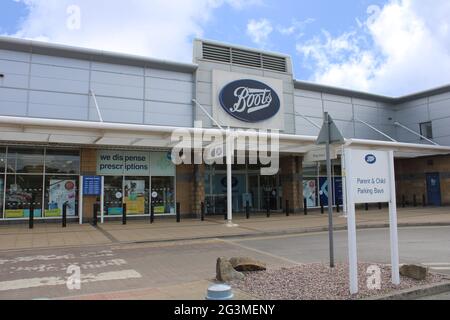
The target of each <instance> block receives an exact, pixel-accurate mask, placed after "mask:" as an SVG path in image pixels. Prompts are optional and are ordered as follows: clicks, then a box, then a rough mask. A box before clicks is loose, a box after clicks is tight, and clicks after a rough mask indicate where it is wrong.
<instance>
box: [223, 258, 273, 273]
mask: <svg viewBox="0 0 450 320" xmlns="http://www.w3.org/2000/svg"><path fill="white" fill-rule="evenodd" d="M230 263H231V265H232V266H233V268H234V269H235V270H237V271H264V270H266V269H267V267H266V264H265V263H264V262H261V261H258V260H255V259H252V258H248V257H234V258H231V259H230Z"/></svg>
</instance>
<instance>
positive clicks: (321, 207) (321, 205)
mask: <svg viewBox="0 0 450 320" xmlns="http://www.w3.org/2000/svg"><path fill="white" fill-rule="evenodd" d="M324 212H325V210H324V207H323V203H321V204H320V213H321V214H324Z"/></svg>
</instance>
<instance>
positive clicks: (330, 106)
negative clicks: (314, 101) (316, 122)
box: [324, 100, 353, 121]
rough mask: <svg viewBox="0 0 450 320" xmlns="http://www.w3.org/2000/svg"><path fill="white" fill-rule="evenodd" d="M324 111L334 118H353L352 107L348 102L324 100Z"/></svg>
mask: <svg viewBox="0 0 450 320" xmlns="http://www.w3.org/2000/svg"><path fill="white" fill-rule="evenodd" d="M324 111H328V113H329V114H330V115H331V117H332V118H333V119H335V120H346V121H351V120H353V107H352V105H351V104H348V103H342V102H336V101H329V100H325V101H324Z"/></svg>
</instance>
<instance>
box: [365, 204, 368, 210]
mask: <svg viewBox="0 0 450 320" xmlns="http://www.w3.org/2000/svg"><path fill="white" fill-rule="evenodd" d="M365 210H366V211H369V204H368V203H366V204H365Z"/></svg>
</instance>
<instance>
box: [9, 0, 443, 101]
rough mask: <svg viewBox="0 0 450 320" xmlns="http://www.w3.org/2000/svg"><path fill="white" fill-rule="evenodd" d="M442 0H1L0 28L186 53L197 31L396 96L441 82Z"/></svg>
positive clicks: (302, 70)
mask: <svg viewBox="0 0 450 320" xmlns="http://www.w3.org/2000/svg"><path fill="white" fill-rule="evenodd" d="M449 3H450V2H449V1H447V0H433V6H431V5H429V2H428V1H422V0H345V1H336V0H315V1H311V0H309V1H307V0H284V1H276V0H247V1H245V0H173V1H167V0H164V1H163V0H151V1H149V0H129V1H121V0H96V1H92V0H71V1H69V0H3V1H1V2H0V34H3V35H8V36H14V37H21V38H30V39H37V40H42V41H50V42H57V43H64V44H70V45H75V46H83V47H92V48H97V49H103V50H111V51H119V52H126V53H132V54H138V55H147V56H151V57H156V58H163V59H171V60H176V61H187V62H189V61H190V60H191V56H192V46H191V44H192V39H193V38H194V37H203V38H207V39H213V40H218V41H224V42H228V43H232V44H239V45H243V46H248V47H253V48H261V49H265V50H268V51H275V52H281V53H285V54H288V55H290V56H291V57H292V60H293V64H294V76H295V78H297V79H299V80H306V81H312V82H317V83H324V84H329V85H335V86H340V87H346V88H350V89H356V90H362V91H370V92H373V93H379V94H386V95H391V96H399V95H404V94H408V93H412V92H415V91H419V90H426V89H429V88H432V87H436V86H441V85H445V84H449V83H450V76H449V75H450V72H442V70H450V41H449V39H450V25H449V22H448V21H450V19H449V18H450V4H449ZM124 13H126V14H124Z"/></svg>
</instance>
